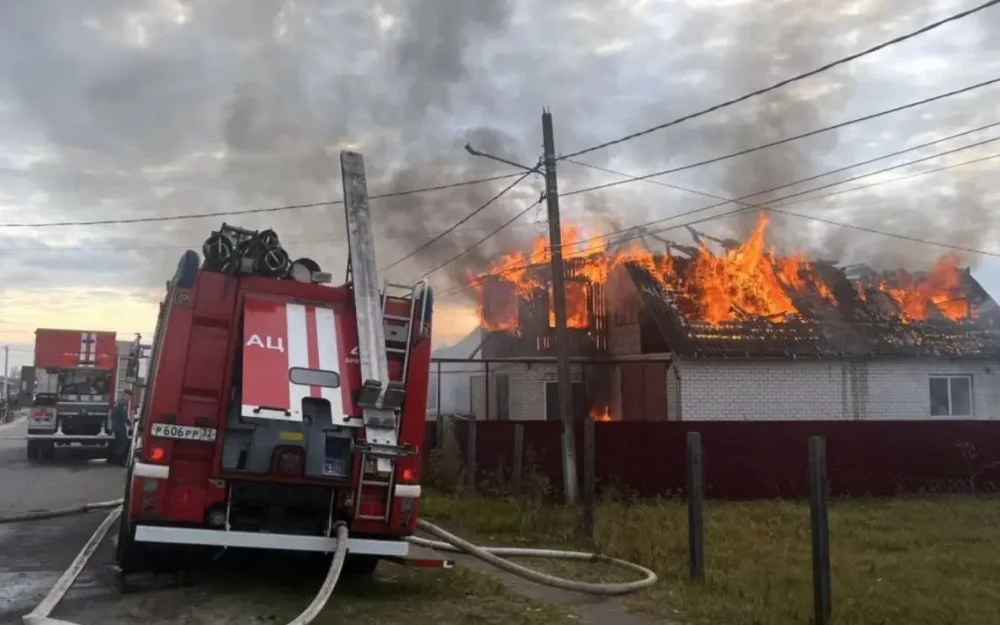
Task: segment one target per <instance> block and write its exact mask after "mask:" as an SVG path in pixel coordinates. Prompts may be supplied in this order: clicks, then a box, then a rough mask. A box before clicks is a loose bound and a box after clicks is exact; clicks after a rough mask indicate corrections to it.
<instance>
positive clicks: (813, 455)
mask: <svg viewBox="0 0 1000 625" xmlns="http://www.w3.org/2000/svg"><path fill="white" fill-rule="evenodd" d="M828 512H829V510H828V502H827V484H826V439H825V438H823V437H822V436H811V437H810V438H809V518H810V521H811V525H812V565H813V607H814V608H815V617H814V623H815V624H816V625H829V623H830V619H831V618H832V616H833V600H832V598H831V594H832V593H831V588H830V586H831V583H830V522H829V518H828Z"/></svg>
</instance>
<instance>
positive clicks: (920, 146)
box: [564, 121, 1000, 201]
mask: <svg viewBox="0 0 1000 625" xmlns="http://www.w3.org/2000/svg"><path fill="white" fill-rule="evenodd" d="M997 126H1000V121H996V122H993V123H990V124H985V125H983V126H979V127H977V128H972V129H970V130H963V131H962V132H958V133H955V134H952V135H948V136H947V137H941V138H940V139H934V140H932V141H926V142H924V143H919V144H917V145H914V146H912V147H908V148H903V149H902V150H897V151H895V152H891V153H889V154H883V155H882V156H877V157H874V158H871V159H868V160H867V161H861V162H858V163H854V164H853V165H848V166H847V167H841V168H839V169H833V170H830V171H826V172H823V173H821V174H817V175H815V176H810V177H809V178H802V179H801V180H799V181H798V183H799V184H801V183H803V182H810V181H812V180H815V179H816V178H823V177H826V176H830V175H833V174H836V173H840V172H842V171H845V170H847V169H854V168H855V167H861V166H862V165H868V164H869V163H874V162H876V161H881V160H885V159H887V158H892V157H894V156H899V155H901V154H906V153H908V152H914V151H916V150H921V149H923V148H926V147H930V146H932V145H937V144H938V143H944V142H945V141H951V140H952V139H958V138H959V137H964V136H966V135H971V134H974V133H977V132H981V131H983V130H989V129H990V128H996V127H997ZM564 160H565V161H566V162H568V163H572V164H573V165H579V166H580V167H586V168H587V169H593V170H594V171H601V172H604V173H606V174H612V175H615V176H622V177H624V178H628V179H630V180H631V179H634V178H637V176H635V175H633V174H626V173H624V172H621V171H616V170H614V169H610V168H607V167H601V166H599V165H591V164H590V163H584V162H583V161H578V160H575V159H572V158H565V159H564ZM638 178H642V177H641V176H638ZM643 180H644V181H645V182H649V183H650V184H655V185H659V186H661V187H668V188H671V189H675V190H677V191H683V192H685V193H692V194H695V195H701V196H704V197H709V198H713V199H716V200H726V201H733V200H729V198H726V197H724V196H721V195H715V194H712V193H706V192H704V191H697V190H694V189H689V188H687V187H682V186H679V185H676V184H671V183H669V182H663V181H662V180H653V179H652V178H643Z"/></svg>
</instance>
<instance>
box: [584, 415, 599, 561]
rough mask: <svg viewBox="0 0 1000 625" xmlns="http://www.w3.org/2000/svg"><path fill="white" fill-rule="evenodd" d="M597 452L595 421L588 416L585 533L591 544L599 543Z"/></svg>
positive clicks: (585, 426) (585, 420)
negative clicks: (596, 482)
mask: <svg viewBox="0 0 1000 625" xmlns="http://www.w3.org/2000/svg"><path fill="white" fill-rule="evenodd" d="M596 451H597V450H596V443H595V441H594V420H593V419H591V418H590V417H589V416H587V417H585V418H584V420H583V533H584V536H586V537H587V540H589V541H590V542H591V543H595V542H597V522H596V518H595V517H596V510H595V507H596V506H597V502H596V499H597V494H596V492H595V490H596V484H595V481H596V480H595V475H594V468H595V467H594V464H595V463H596V456H597V454H596V453H595V452H596Z"/></svg>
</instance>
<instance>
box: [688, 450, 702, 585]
mask: <svg viewBox="0 0 1000 625" xmlns="http://www.w3.org/2000/svg"><path fill="white" fill-rule="evenodd" d="M687 474H688V484H687V487H688V555H689V558H690V567H691V579H694V580H697V581H702V580H704V579H705V491H704V482H705V478H704V467H703V465H702V461H701V434H700V433H698V432H688V433H687Z"/></svg>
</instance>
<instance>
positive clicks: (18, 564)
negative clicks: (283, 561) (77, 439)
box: [0, 420, 325, 625]
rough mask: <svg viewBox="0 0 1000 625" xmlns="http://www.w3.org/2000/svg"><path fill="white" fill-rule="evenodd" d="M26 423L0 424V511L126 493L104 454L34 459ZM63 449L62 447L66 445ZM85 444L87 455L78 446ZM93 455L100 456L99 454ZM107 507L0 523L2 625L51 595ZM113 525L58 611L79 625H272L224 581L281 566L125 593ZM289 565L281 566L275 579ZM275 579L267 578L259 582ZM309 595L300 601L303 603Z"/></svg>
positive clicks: (214, 573)
mask: <svg viewBox="0 0 1000 625" xmlns="http://www.w3.org/2000/svg"><path fill="white" fill-rule="evenodd" d="M25 431H26V426H25V423H24V421H23V420H22V421H20V422H15V423H12V424H6V425H0V517H3V516H8V515H13V514H19V513H24V512H31V511H38V510H49V509H55V508H66V507H70V506H74V505H79V504H83V503H87V502H93V501H108V500H111V499H117V498H119V497H121V496H122V491H123V488H124V479H125V469H123V468H121V467H114V466H108V465H107V463H106V462H105V461H104V459H103V454H101V453H100V452H97V453H94V452H90V454H89V457H88V454H87V453H85V452H84V450H82V449H80V448H70V449H64V450H57V452H56V458H55V459H54V460H53V461H52V462H50V463H48V464H38V463H29V462H28V460H27V456H26V454H25V441H24V439H23V438H22V437H23V436H24V434H25ZM60 451H61V452H62V453H60ZM81 452H84V453H81ZM95 456H96V457H95ZM107 514H108V511H96V512H92V513H89V514H85V515H72V516H66V517H61V518H56V519H45V520H41V521H30V522H19V523H8V524H0V625H15V624H17V625H20V624H21V622H22V621H21V617H22V616H23V615H24V614H27V613H28V612H30V611H31V610H32V609H34V607H35V606H37V605H38V603H39V602H40V601H41V600H42V598H44V597H45V595H46V594H47V593H48V592H49V590H50V589H51V588H52V586H53V585H54V584H55V582H56V580H57V579H58V578H59V576H60V575H62V573H63V572H64V571H65V570H66V568H67V567H68V566H69V565H70V563H71V562H72V561H73V559H74V558H75V557H76V555H77V554H78V553H79V551H80V549H81V548H82V547H83V546H84V544H85V543H86V542H87V540H88V539H89V538H90V537H91V535H92V534H93V533H94V530H95V529H97V526H98V525H100V523H101V521H102V520H103V519H104V518H105V517H106V516H107ZM116 531H117V524H116V525H113V526H112V528H111V531H110V532H109V533H108V537H106V538H105V539H104V540H103V541H102V543H101V545H100V547H99V548H98V550H97V552H96V553H95V554H94V556H93V558H91V560H90V562H89V564H88V565H87V567H86V568H85V569H84V571H83V573H82V574H81V575H80V577H78V578H77V580H76V583H74V584H73V586H72V587H71V588H70V590H69V592H68V593H67V594H66V596H65V597H64V598H63V600H62V601H61V602H60V603H59V604H58V605H57V606H56V608H55V610H54V611H53V612H52V615H51V616H52V617H54V618H57V619H63V620H66V621H70V622H74V623H79V624H80V625H136V624H138V623H142V624H143V625H237V624H238V625H255V624H261V625H263V624H265V623H266V624H268V625H273V624H274V623H276V622H279V621H276V620H275V617H274V616H273V615H272V614H270V613H268V612H267V611H264V612H261V609H260V607H259V606H254V605H250V604H247V603H246V601H245V600H244V598H243V595H242V593H239V594H236V595H234V594H233V593H232V589H231V588H229V587H227V586H223V587H222V588H220V587H219V583H218V581H219V578H221V580H222V581H225V580H226V579H227V578H232V577H234V576H236V575H237V574H238V572H239V571H243V574H244V575H245V571H246V570H254V569H255V568H256V569H258V570H263V571H271V570H275V571H280V570H281V569H282V567H281V566H276V567H275V566H274V565H275V564H277V563H276V562H274V563H271V564H270V566H264V565H262V564H261V563H260V562H258V561H257V560H250V561H249V562H242V561H241V560H237V561H235V562H228V563H227V567H228V568H226V567H222V568H220V567H209V568H208V569H207V570H205V571H199V572H196V573H195V575H194V576H193V577H194V578H195V579H191V576H189V579H188V581H189V582H191V583H190V584H186V585H184V586H179V585H178V584H177V578H176V577H174V576H171V575H165V576H159V577H156V578H153V579H145V580H143V579H140V580H138V583H137V584H136V586H135V587H134V588H133V590H134V592H129V593H123V592H122V587H121V585H120V583H119V579H118V575H117V572H116V571H115V570H114V568H113V564H114V548H115V547H114V541H115V533H116ZM324 574H325V565H324V567H323V568H321V569H319V570H316V571H308V572H307V575H306V578H305V580H304V583H305V584H306V585H307V586H313V585H314V586H315V587H316V588H318V587H319V583H320V581H321V580H322V579H323V575H324ZM287 575H288V573H287V572H278V573H275V578H276V579H281V578H282V577H283V576H287ZM274 582H275V579H270V580H268V579H264V581H263V582H262V584H263V587H264V588H265V589H266V587H267V584H268V583H274ZM304 606H305V603H303V607H304Z"/></svg>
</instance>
